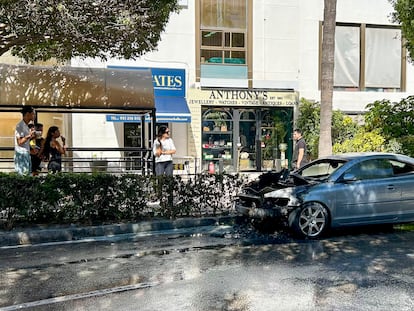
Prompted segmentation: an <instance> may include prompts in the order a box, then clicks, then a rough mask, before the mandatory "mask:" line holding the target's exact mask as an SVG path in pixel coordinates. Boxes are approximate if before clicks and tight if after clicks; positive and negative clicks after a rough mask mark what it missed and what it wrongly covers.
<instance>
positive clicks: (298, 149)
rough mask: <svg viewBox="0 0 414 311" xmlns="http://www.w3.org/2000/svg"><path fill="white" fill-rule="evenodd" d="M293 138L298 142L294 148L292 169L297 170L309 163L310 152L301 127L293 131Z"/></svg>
mask: <svg viewBox="0 0 414 311" xmlns="http://www.w3.org/2000/svg"><path fill="white" fill-rule="evenodd" d="M293 139H294V140H295V141H296V144H295V148H294V150H293V157H292V169H293V170H294V171H296V170H298V169H300V168H301V167H302V166H304V165H305V164H307V163H308V157H307V153H308V152H307V146H306V142H305V139H304V138H303V137H302V131H301V130H300V129H295V130H294V131H293Z"/></svg>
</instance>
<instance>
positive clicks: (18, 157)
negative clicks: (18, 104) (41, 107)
mask: <svg viewBox="0 0 414 311" xmlns="http://www.w3.org/2000/svg"><path fill="white" fill-rule="evenodd" d="M21 112H22V116H23V119H22V120H21V121H20V122H19V123H17V125H16V131H15V138H16V139H15V144H14V169H15V171H16V172H17V173H18V174H20V175H29V174H31V172H32V163H31V159H30V140H31V139H33V138H34V137H35V129H34V127H32V128H31V129H30V128H29V123H31V122H34V119H35V111H34V109H33V107H31V106H24V107H23V108H22V111H21Z"/></svg>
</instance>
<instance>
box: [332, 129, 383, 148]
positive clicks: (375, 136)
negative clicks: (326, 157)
mask: <svg viewBox="0 0 414 311" xmlns="http://www.w3.org/2000/svg"><path fill="white" fill-rule="evenodd" d="M384 142H385V139H384V137H382V136H381V135H380V134H379V133H378V131H372V132H365V131H364V130H363V129H361V130H360V131H358V133H357V134H355V136H354V137H352V138H350V139H346V140H345V141H343V142H337V143H335V144H334V145H333V148H332V151H333V153H344V152H367V151H378V152H384V151H386V150H385V147H384Z"/></svg>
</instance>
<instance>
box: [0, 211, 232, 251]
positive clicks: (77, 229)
mask: <svg viewBox="0 0 414 311" xmlns="http://www.w3.org/2000/svg"><path fill="white" fill-rule="evenodd" d="M237 218H238V217H237V216H224V217H206V218H180V219H175V220H154V221H142V222H138V223H126V224H112V225H101V226H78V225H67V226H58V225H56V226H37V227H31V228H16V229H14V230H12V231H1V230H0V247H2V246H18V245H31V244H39V243H48V242H63V241H76V240H82V239H86V238H95V237H105V236H115V235H121V234H134V233H135V234H138V233H143V232H155V231H162V230H174V229H182V228H191V227H201V226H218V225H223V224H226V225H231V224H234V223H235V222H236V221H237Z"/></svg>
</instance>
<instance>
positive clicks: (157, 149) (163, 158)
mask: <svg viewBox="0 0 414 311" xmlns="http://www.w3.org/2000/svg"><path fill="white" fill-rule="evenodd" d="M152 152H153V153H154V156H155V175H157V176H159V175H172V174H173V160H172V155H173V154H175V152H176V150H175V146H174V142H173V140H172V139H171V138H170V130H169V129H168V127H167V126H165V125H162V126H160V127H159V128H158V135H157V139H156V140H155V141H154V147H153V149H152Z"/></svg>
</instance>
